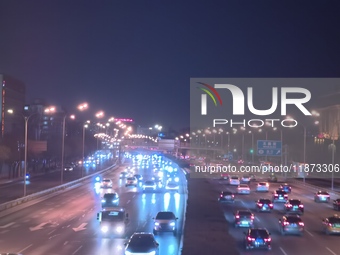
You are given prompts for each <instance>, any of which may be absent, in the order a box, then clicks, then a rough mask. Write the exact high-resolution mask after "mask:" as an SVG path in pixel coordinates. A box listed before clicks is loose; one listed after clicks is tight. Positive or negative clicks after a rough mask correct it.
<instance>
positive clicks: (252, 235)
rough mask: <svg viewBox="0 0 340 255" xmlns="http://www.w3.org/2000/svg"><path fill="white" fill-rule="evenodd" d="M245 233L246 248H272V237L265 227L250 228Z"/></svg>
mask: <svg viewBox="0 0 340 255" xmlns="http://www.w3.org/2000/svg"><path fill="white" fill-rule="evenodd" d="M244 234H245V242H244V243H245V248H246V249H247V250H249V249H261V248H262V249H267V250H271V248H272V247H271V242H272V239H271V237H270V233H269V232H268V230H267V229H265V228H250V229H249V230H248V231H247V232H245V233H244Z"/></svg>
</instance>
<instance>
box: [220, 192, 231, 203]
mask: <svg viewBox="0 0 340 255" xmlns="http://www.w3.org/2000/svg"><path fill="white" fill-rule="evenodd" d="M218 201H219V202H221V203H223V202H230V203H234V202H235V195H234V194H233V193H232V192H230V191H222V192H221V193H220V196H219V198H218Z"/></svg>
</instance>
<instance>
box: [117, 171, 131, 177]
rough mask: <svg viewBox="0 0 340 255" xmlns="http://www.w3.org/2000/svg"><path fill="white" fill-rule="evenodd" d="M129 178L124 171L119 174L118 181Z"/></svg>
mask: <svg viewBox="0 0 340 255" xmlns="http://www.w3.org/2000/svg"><path fill="white" fill-rule="evenodd" d="M128 176H129V173H128V172H125V171H123V172H121V173H120V175H119V179H125V178H126V177H128Z"/></svg>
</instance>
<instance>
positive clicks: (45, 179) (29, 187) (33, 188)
mask: <svg viewBox="0 0 340 255" xmlns="http://www.w3.org/2000/svg"><path fill="white" fill-rule="evenodd" d="M112 164H113V162H112V161H111V162H110V161H102V162H100V164H97V165H95V166H88V167H85V169H84V171H83V176H85V175H89V174H93V173H94V172H96V171H99V170H101V169H104V168H105V167H108V166H110V165H112ZM80 177H81V167H75V168H74V170H73V171H68V172H66V171H64V173H63V183H67V182H71V181H74V180H76V179H79V178H80ZM60 184H61V173H60V170H59V171H52V172H48V173H46V174H42V175H37V176H34V175H32V177H31V178H30V179H29V180H26V194H27V195H29V194H33V193H36V192H39V191H42V190H46V189H49V188H53V187H55V186H58V185H60ZM23 194H24V181H23V180H22V179H21V180H15V181H13V182H8V183H2V184H0V204H2V203H5V202H8V201H11V200H14V199H17V198H20V197H22V196H23Z"/></svg>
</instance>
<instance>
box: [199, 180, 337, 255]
mask: <svg viewBox="0 0 340 255" xmlns="http://www.w3.org/2000/svg"><path fill="white" fill-rule="evenodd" d="M208 181H209V182H210V184H211V185H212V187H213V189H214V190H215V191H216V200H217V198H218V194H219V192H220V191H221V190H231V191H233V192H236V188H235V187H232V186H230V185H227V182H226V181H223V180H217V179H208ZM279 185H280V184H279V183H277V184H274V183H271V184H270V191H271V192H272V191H274V190H275V189H276V188H278V187H279ZM291 186H292V193H291V194H290V195H289V198H297V199H301V200H302V202H303V203H304V208H305V213H304V215H303V216H301V218H302V219H303V221H304V223H305V233H304V235H303V236H294V235H292V236H290V235H287V236H282V235H281V234H280V232H279V223H278V219H279V218H280V217H282V216H283V215H284V213H283V208H284V206H283V203H275V204H274V211H273V212H272V213H257V212H255V210H254V209H255V200H257V199H258V198H261V197H264V198H271V192H269V193H257V192H255V191H254V190H255V187H256V182H255V183H251V184H250V187H251V190H252V192H251V194H250V195H236V201H235V203H234V204H221V207H220V208H221V210H223V212H224V215H225V219H226V220H227V222H228V223H229V224H228V225H229V234H230V235H232V236H233V238H234V240H235V241H236V243H237V249H238V251H239V253H240V254H244V255H245V254H263V251H259V252H257V251H246V250H245V248H244V245H243V240H244V234H243V232H244V231H245V229H246V228H234V227H233V212H235V211H236V210H238V209H248V208H249V209H251V210H252V211H253V212H254V213H255V227H263V228H267V229H268V230H269V232H270V233H271V234H272V250H271V251H266V252H265V254H275V255H280V254H282V255H295V254H309V255H319V254H322V255H336V254H340V249H339V240H340V239H339V238H340V237H339V236H336V235H335V236H328V235H326V234H325V233H324V232H322V231H321V226H322V224H321V220H322V218H325V217H329V216H332V215H333V214H335V213H336V211H334V210H333V209H332V204H331V203H315V202H314V200H313V199H314V196H313V191H311V190H309V189H308V188H306V187H302V186H301V185H294V184H292V185H291ZM339 197H340V196H339ZM333 199H334V197H333ZM202 202H203V201H202Z"/></svg>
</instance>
